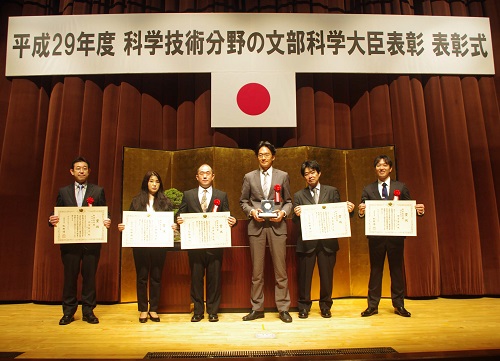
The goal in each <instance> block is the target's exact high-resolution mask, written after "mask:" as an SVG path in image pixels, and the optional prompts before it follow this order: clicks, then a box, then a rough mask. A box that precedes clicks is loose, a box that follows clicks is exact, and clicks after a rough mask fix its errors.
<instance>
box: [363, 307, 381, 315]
mask: <svg viewBox="0 0 500 361" xmlns="http://www.w3.org/2000/svg"><path fill="white" fill-rule="evenodd" d="M377 313H378V308H375V307H368V308H367V309H366V310H364V311H363V312H361V317H369V316H373V315H376V314H377Z"/></svg>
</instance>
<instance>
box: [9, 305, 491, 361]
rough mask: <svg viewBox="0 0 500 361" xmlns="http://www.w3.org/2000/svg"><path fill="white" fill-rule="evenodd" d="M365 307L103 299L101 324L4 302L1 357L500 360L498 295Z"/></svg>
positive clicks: (57, 310)
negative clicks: (144, 316)
mask: <svg viewBox="0 0 500 361" xmlns="http://www.w3.org/2000/svg"><path fill="white" fill-rule="evenodd" d="M365 307H366V300H365V299H360V298H345V299H335V300H334V302H333V308H332V315H333V317H332V318H330V319H324V318H322V317H321V316H320V314H319V309H318V306H317V303H315V304H314V306H313V310H312V312H311V314H310V316H309V318H308V319H299V318H298V316H297V312H291V315H292V317H293V322H292V323H290V324H285V323H283V322H281V321H280V320H279V318H278V315H277V313H276V312H272V311H270V312H266V315H265V318H264V319H259V320H255V321H250V322H244V321H242V320H241V317H242V316H243V315H244V314H245V313H246V312H223V313H220V314H219V318H220V321H219V322H217V323H209V322H208V321H207V319H206V318H205V319H204V320H202V321H201V322H199V323H191V322H190V318H191V315H190V314H187V313H184V314H160V316H161V322H160V323H153V322H151V321H148V322H147V323H145V324H141V323H139V322H138V315H139V313H138V312H137V304H135V303H127V304H114V305H98V307H97V308H96V310H95V313H96V315H97V316H98V317H99V319H100V323H99V324H97V325H91V324H88V323H86V322H83V321H82V320H81V314H80V313H77V314H76V315H75V316H76V321H75V322H73V323H71V324H70V325H67V326H59V324H58V321H59V319H60V317H61V316H62V315H61V306H60V305H41V304H32V303H21V304H0V359H3V360H6V359H16V360H18V359H19V360H28V359H30V360H35V359H36V360H41V359H81V360H83V359H86V360H88V359H101V360H104V359H114V360H117V359H121V360H125V359H126V360H130V359H135V360H138V359H144V358H152V359H162V358H183V359H200V358H224V359H225V360H228V361H229V360H241V359H247V360H248V359H249V358H252V359H259V360H271V359H272V360H276V359H277V358H280V359H281V361H290V360H297V361H306V360H307V361H310V360H311V361H312V360H380V359H386V360H387V359H389V360H426V359H427V360H438V359H439V360H499V359H500V298H487V297H484V298H469V299H448V298H438V299H430V300H407V301H406V307H407V309H408V310H409V311H410V312H412V317H411V318H403V317H400V316H397V315H395V314H394V313H393V309H392V307H391V301H390V300H389V299H383V300H382V302H381V305H380V308H379V314H378V315H375V316H372V317H368V318H362V317H360V312H361V311H362V310H364V308H365ZM79 311H80V309H79ZM278 361H280V360H278Z"/></svg>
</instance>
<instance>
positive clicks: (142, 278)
mask: <svg viewBox="0 0 500 361" xmlns="http://www.w3.org/2000/svg"><path fill="white" fill-rule="evenodd" d="M132 252H133V254H134V263H135V273H136V286H137V308H138V310H139V312H147V311H148V281H149V311H151V312H156V311H158V304H159V303H160V295H161V276H162V274H163V266H164V265H165V257H166V255H167V249H166V248H163V247H134V248H133V249H132Z"/></svg>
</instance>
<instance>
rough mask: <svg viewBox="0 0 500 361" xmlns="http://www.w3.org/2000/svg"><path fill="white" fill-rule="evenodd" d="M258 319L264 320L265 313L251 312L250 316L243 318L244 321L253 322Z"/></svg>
mask: <svg viewBox="0 0 500 361" xmlns="http://www.w3.org/2000/svg"><path fill="white" fill-rule="evenodd" d="M258 318H264V311H254V310H252V312H250V313H249V314H248V315H246V316H243V321H253V320H256V319H258Z"/></svg>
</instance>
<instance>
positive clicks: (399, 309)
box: [394, 306, 411, 317]
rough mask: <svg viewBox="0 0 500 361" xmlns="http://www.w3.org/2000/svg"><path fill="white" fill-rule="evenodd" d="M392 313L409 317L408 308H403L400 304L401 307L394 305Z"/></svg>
mask: <svg viewBox="0 0 500 361" xmlns="http://www.w3.org/2000/svg"><path fill="white" fill-rule="evenodd" d="M394 313H395V314H396V315H400V316H403V317H411V313H410V312H408V310H407V309H406V308H404V307H403V306H401V307H394Z"/></svg>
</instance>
